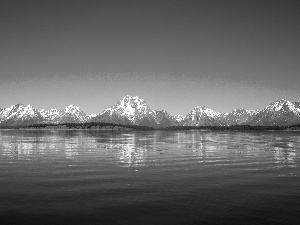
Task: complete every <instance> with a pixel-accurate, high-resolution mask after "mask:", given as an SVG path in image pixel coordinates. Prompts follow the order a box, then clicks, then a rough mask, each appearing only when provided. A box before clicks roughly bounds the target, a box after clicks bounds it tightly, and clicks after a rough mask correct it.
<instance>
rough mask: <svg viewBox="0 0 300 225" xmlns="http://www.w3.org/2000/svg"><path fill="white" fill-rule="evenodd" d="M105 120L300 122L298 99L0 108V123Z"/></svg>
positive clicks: (206, 123)
mask: <svg viewBox="0 0 300 225" xmlns="http://www.w3.org/2000/svg"><path fill="white" fill-rule="evenodd" d="M84 122H107V123H116V124H124V125H140V126H150V127H155V128H159V127H169V126H229V125H251V126H290V125H296V124H300V101H298V102H290V101H288V100H285V99H282V100H279V101H275V102H273V103H271V104H270V105H268V106H267V107H265V108H264V109H262V110H260V111H257V110H247V109H242V108H238V109H235V110H233V111H232V112H230V113H222V112H215V111H214V110H212V109H209V108H207V107H205V106H196V107H195V108H194V109H192V110H191V111H190V113H188V114H187V115H186V116H184V117H182V116H180V115H178V114H176V115H174V116H172V115H170V114H169V113H168V112H167V111H166V110H160V111H159V110H152V109H151V108H150V107H149V106H148V105H147V103H146V101H144V100H143V99H140V98H139V97H137V96H131V95H126V96H125V97H124V98H123V99H121V100H120V101H118V102H117V103H116V104H115V105H113V106H111V107H108V108H106V109H105V110H104V111H103V112H102V113H100V114H92V115H87V114H85V113H84V112H83V111H82V110H80V108H79V107H77V106H75V105H69V106H67V107H66V108H65V109H63V110H58V109H50V110H47V111H46V110H43V109H42V110H38V109H35V108H34V107H33V106H31V105H27V106H25V105H23V104H16V105H12V106H11V107H9V108H4V109H0V127H1V126H26V125H31V124H41V123H51V124H53V123H54V124H59V123H84Z"/></svg>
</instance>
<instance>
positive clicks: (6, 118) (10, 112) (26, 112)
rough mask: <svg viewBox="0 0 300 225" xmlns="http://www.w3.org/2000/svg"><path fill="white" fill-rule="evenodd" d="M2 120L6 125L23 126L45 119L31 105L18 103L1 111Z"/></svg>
mask: <svg viewBox="0 0 300 225" xmlns="http://www.w3.org/2000/svg"><path fill="white" fill-rule="evenodd" d="M0 121H1V125H4V126H23V125H29V124H34V123H39V122H41V121H43V116H42V115H41V113H40V112H39V110H37V109H35V108H33V107H32V106H31V105H27V106H25V105H23V104H16V105H12V106H11V107H10V108H5V109H3V110H2V111H1V112H0Z"/></svg>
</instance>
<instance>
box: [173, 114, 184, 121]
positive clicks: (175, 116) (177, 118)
mask: <svg viewBox="0 0 300 225" xmlns="http://www.w3.org/2000/svg"><path fill="white" fill-rule="evenodd" d="M173 118H174V119H175V120H176V121H177V122H180V121H182V120H183V117H182V116H180V115H179V114H175V115H174V116H173Z"/></svg>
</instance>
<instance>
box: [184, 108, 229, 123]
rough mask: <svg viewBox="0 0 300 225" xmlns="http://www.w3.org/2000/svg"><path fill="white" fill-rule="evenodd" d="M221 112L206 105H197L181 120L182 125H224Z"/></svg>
mask: <svg viewBox="0 0 300 225" xmlns="http://www.w3.org/2000/svg"><path fill="white" fill-rule="evenodd" d="M221 115H222V114H221V113H219V112H215V111H213V110H212V109H209V108H207V107H205V106H196V107H195V108H194V109H193V110H192V111H191V112H190V113H189V114H187V115H186V116H185V117H184V119H183V120H182V121H181V122H180V125H182V126H223V125H226V124H224V122H223V121H222V119H221V118H220V117H221Z"/></svg>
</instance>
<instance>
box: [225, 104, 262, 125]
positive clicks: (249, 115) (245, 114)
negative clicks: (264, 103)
mask: <svg viewBox="0 0 300 225" xmlns="http://www.w3.org/2000/svg"><path fill="white" fill-rule="evenodd" d="M257 113H258V111H256V110H247V109H243V108H238V109H235V110H233V111H232V112H230V113H227V114H224V117H223V118H224V119H225V122H226V123H227V125H240V124H245V123H249V122H250V121H251V120H252V119H253V117H254V116H255V115H256V114H257Z"/></svg>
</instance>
